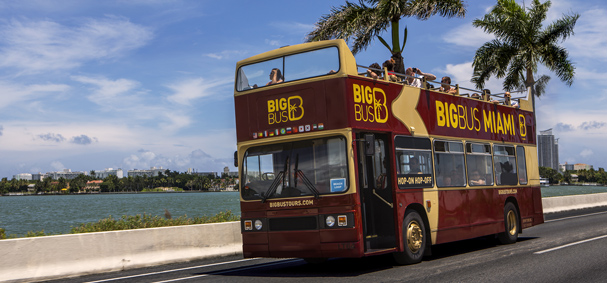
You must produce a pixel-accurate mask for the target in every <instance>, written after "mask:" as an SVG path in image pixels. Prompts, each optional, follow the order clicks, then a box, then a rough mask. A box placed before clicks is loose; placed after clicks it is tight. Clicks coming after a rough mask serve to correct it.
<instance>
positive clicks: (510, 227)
mask: <svg viewBox="0 0 607 283" xmlns="http://www.w3.org/2000/svg"><path fill="white" fill-rule="evenodd" d="M504 228H505V230H504V232H503V233H499V234H498V235H497V239H498V240H499V242H500V243H501V244H503V245H508V244H513V243H515V242H516V240H517V239H518V231H519V221H518V211H517V210H516V207H515V206H514V204H513V203H511V202H508V203H506V205H505V206H504Z"/></svg>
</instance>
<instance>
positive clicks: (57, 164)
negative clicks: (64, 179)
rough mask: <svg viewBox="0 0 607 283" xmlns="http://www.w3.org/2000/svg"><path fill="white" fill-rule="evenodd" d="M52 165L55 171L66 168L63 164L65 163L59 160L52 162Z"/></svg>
mask: <svg viewBox="0 0 607 283" xmlns="http://www.w3.org/2000/svg"><path fill="white" fill-rule="evenodd" d="M51 167H52V168H53V169H55V171H63V169H66V168H65V166H63V163H61V162H59V161H53V162H51Z"/></svg>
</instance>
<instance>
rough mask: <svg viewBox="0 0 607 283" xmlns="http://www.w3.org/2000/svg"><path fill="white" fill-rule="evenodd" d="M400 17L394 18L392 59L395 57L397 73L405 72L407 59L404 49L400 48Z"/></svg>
mask: <svg viewBox="0 0 607 283" xmlns="http://www.w3.org/2000/svg"><path fill="white" fill-rule="evenodd" d="M399 22H400V18H394V19H392V59H394V62H395V64H394V71H395V72H397V73H401V74H404V73H405V60H404V59H403V55H402V50H401V49H400V36H399V31H400V24H399Z"/></svg>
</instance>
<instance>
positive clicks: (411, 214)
mask: <svg viewBox="0 0 607 283" xmlns="http://www.w3.org/2000/svg"><path fill="white" fill-rule="evenodd" d="M402 234H403V243H404V251H403V252H395V253H394V254H393V256H394V260H395V261H396V263H398V264H401V265H405V264H414V263H418V262H420V261H422V258H423V257H424V252H425V251H426V241H427V240H428V239H427V238H428V237H427V235H426V226H425V224H424V221H423V219H422V217H421V216H420V215H419V213H417V211H414V210H410V211H408V212H407V213H406V215H405V221H403V233H402Z"/></svg>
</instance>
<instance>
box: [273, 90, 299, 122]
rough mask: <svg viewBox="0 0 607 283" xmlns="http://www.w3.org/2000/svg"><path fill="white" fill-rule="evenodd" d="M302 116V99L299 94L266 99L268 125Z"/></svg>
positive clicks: (297, 118) (295, 119) (294, 119)
mask: <svg viewBox="0 0 607 283" xmlns="http://www.w3.org/2000/svg"><path fill="white" fill-rule="evenodd" d="M303 116H304V108H303V99H302V98H301V96H299V95H294V96H290V97H288V98H279V99H271V100H268V124H269V125H272V124H279V123H285V122H291V121H297V120H299V119H301V118H303Z"/></svg>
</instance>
